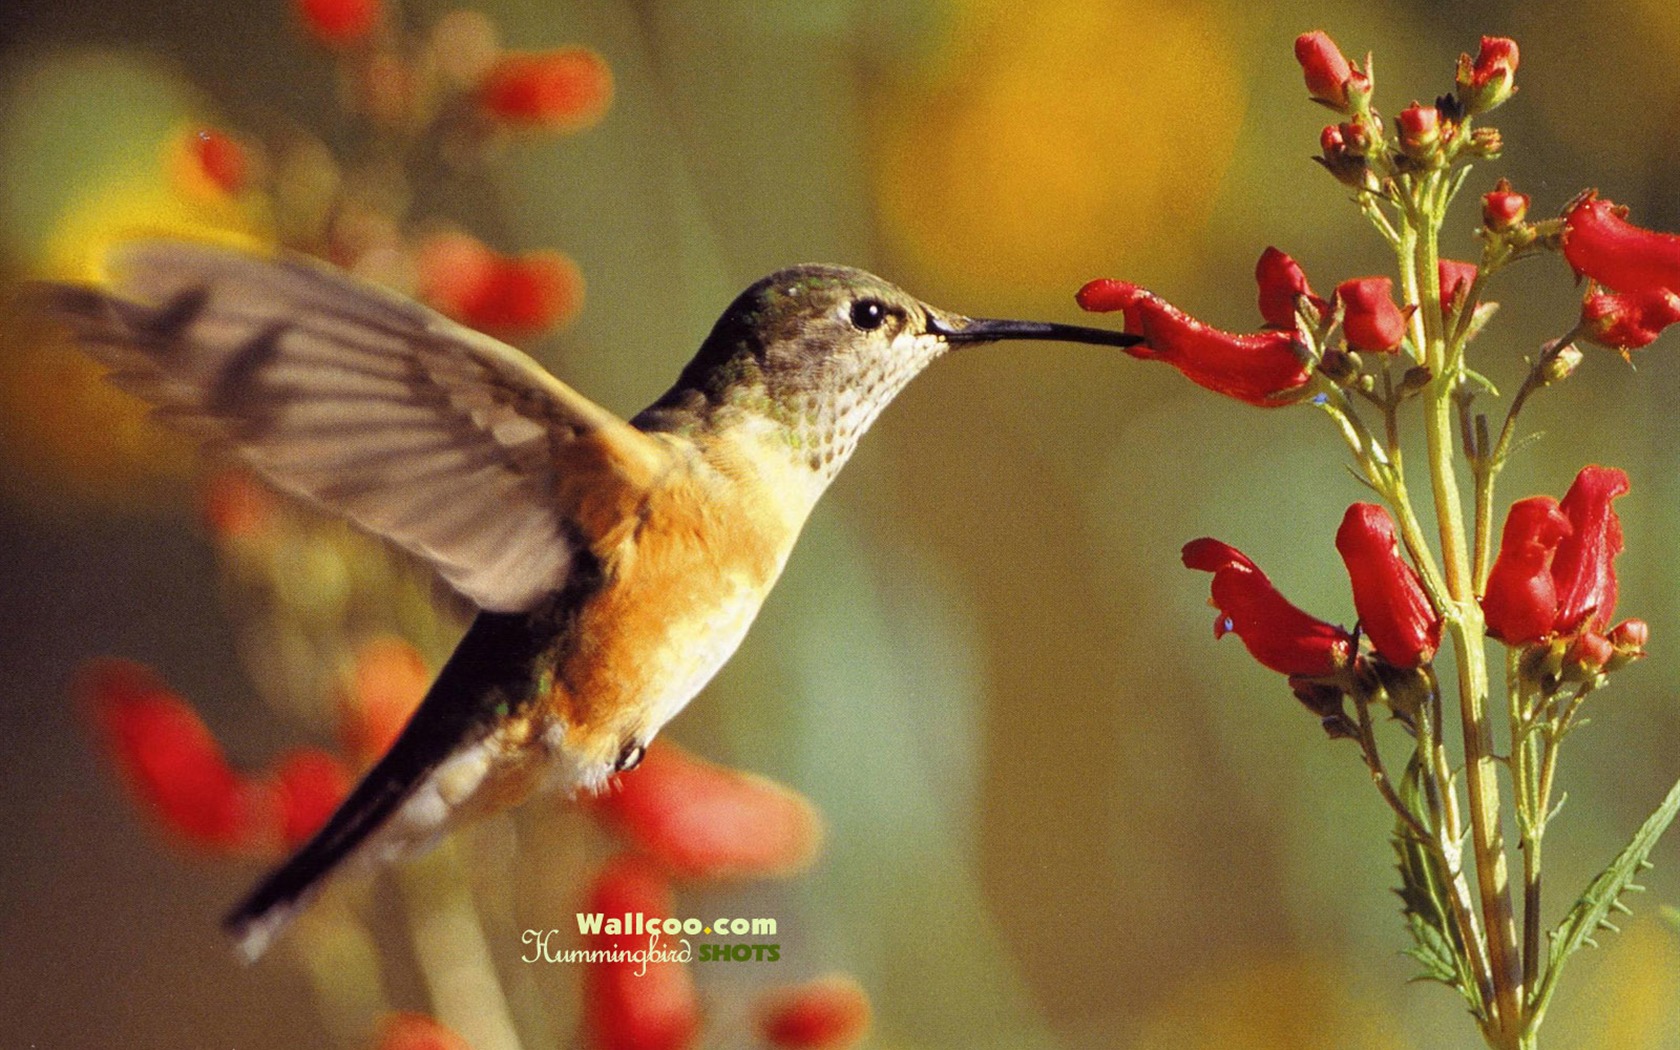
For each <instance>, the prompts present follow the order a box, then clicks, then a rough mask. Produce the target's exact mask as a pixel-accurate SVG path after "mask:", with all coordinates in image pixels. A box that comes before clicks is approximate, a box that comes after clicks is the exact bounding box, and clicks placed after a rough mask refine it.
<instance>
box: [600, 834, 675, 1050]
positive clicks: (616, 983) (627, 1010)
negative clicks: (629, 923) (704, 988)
mask: <svg viewBox="0 0 1680 1050" xmlns="http://www.w3.org/2000/svg"><path fill="white" fill-rule="evenodd" d="M583 910H584V911H588V912H601V913H603V914H606V915H609V916H619V915H627V914H633V913H641V914H643V915H646V916H649V917H653V916H662V917H668V916H670V915H671V914H672V900H671V887H670V884H669V883H668V882H667V881H666V879H665V876H664V875H662V874H661V873H660V872H659V871H658V870H656V869H655V868H654V867H653V866H652V865H650V864H649V863H648V862H647V861H645V860H642V859H640V858H638V857H633V856H621V857H617V858H614V859H613V860H610V861H608V862H607V865H606V867H605V868H603V869H602V871H601V873H600V875H598V876H596V879H595V882H594V884H593V885H592V886H591V887H590V890H589V893H588V894H587V896H586V898H585V901H584V903H583ZM648 947H649V937H648V935H646V934H641V935H635V934H624V935H622V936H608V935H599V936H596V937H591V938H590V943H587V944H586V945H585V948H589V949H594V948H601V949H609V950H610V949H622V950H624V951H626V952H636V951H641V950H645V949H647V948H648ZM660 949H661V950H670V951H678V950H680V949H681V945H680V944H678V943H676V942H675V941H674V940H673V939H671V938H661V940H660ZM583 988H584V996H583V1006H584V1027H585V1030H586V1032H587V1033H588V1045H589V1046H591V1047H594V1048H597V1050H679V1048H681V1047H686V1046H691V1045H693V1043H694V1040H695V1037H696V1035H697V1034H698V1033H699V1030H700V1000H699V993H698V992H697V991H696V990H695V986H694V977H693V975H692V974H691V973H690V972H689V970H688V967H687V966H685V965H684V964H682V963H680V962H676V961H673V960H658V961H655V960H652V959H649V960H646V961H645V962H643V961H636V960H632V959H624V960H618V961H612V962H592V963H590V964H588V966H587V967H586V968H585V970H584V974H583Z"/></svg>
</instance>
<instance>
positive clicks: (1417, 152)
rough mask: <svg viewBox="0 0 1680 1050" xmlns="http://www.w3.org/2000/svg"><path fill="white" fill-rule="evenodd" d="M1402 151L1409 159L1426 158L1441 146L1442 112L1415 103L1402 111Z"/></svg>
mask: <svg viewBox="0 0 1680 1050" xmlns="http://www.w3.org/2000/svg"><path fill="white" fill-rule="evenodd" d="M1396 123H1397V124H1398V125H1399V128H1400V150H1401V152H1403V153H1404V154H1406V156H1408V157H1424V156H1427V155H1429V154H1430V153H1431V152H1433V151H1434V150H1435V148H1436V147H1437V146H1439V145H1440V144H1441V111H1440V110H1438V109H1436V108H1435V107H1434V106H1424V105H1419V104H1418V103H1416V102H1413V103H1412V104H1411V105H1409V106H1407V107H1406V108H1405V109H1403V110H1401V111H1400V116H1399V117H1398V118H1397V120H1396Z"/></svg>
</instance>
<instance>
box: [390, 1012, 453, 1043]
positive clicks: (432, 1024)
mask: <svg viewBox="0 0 1680 1050" xmlns="http://www.w3.org/2000/svg"><path fill="white" fill-rule="evenodd" d="M374 1047H375V1048H376V1050H472V1048H471V1047H470V1046H468V1045H467V1041H466V1040H465V1039H462V1038H461V1037H460V1036H458V1035H456V1034H455V1032H454V1031H452V1030H451V1029H449V1028H447V1027H445V1026H444V1025H443V1024H442V1023H441V1022H439V1021H436V1020H434V1019H432V1018H430V1017H427V1016H426V1015H425V1014H416V1013H398V1014H392V1015H390V1016H389V1017H387V1018H385V1020H384V1022H383V1023H382V1024H380V1026H379V1035H378V1038H377V1039H376V1041H375V1042H374Z"/></svg>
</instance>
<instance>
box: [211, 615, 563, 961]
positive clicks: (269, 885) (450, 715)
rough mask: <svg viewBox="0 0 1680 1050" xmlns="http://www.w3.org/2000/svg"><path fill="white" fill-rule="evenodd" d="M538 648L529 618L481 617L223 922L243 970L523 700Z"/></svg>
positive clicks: (527, 693)
mask: <svg viewBox="0 0 1680 1050" xmlns="http://www.w3.org/2000/svg"><path fill="white" fill-rule="evenodd" d="M539 648H540V641H539V639H537V638H535V637H533V634H532V630H531V621H530V618H529V617H528V616H527V615H526V614H524V613H488V612H481V613H479V614H478V616H477V618H476V619H474V620H473V623H472V626H471V627H470V628H468V630H467V633H466V635H465V636H464V637H463V638H462V639H461V642H460V644H459V645H458V646H456V648H455V652H454V653H453V654H452V655H451V656H450V657H449V662H448V663H446V664H445V665H444V668H443V671H442V673H440V674H439V675H438V678H437V681H435V682H433V683H432V687H431V689H430V690H428V691H427V693H426V698H425V699H424V700H422V701H421V702H420V706H419V708H418V709H417V710H416V711H415V712H414V716H413V717H412V718H410V719H409V721H408V725H406V726H405V727H404V728H403V731H402V733H401V735H399V736H398V737H397V740H396V743H394V744H392V745H391V750H390V751H388V752H386V753H385V756H384V757H383V758H381V759H380V760H379V762H378V763H377V764H375V765H374V767H373V768H372V769H371V770H369V771H368V774H367V776H365V777H363V778H362V782H361V783H359V784H357V785H356V788H355V790H354V791H352V792H350V797H349V798H347V799H345V800H344V802H343V804H342V805H340V806H339V807H338V809H337V810H336V811H335V812H334V813H333V815H332V817H331V818H330V819H328V821H327V823H326V825H325V826H324V827H322V828H321V830H320V831H318V832H316V834H315V837H314V838H312V839H310V840H309V841H308V842H306V843H304V845H303V847H302V848H301V849H299V850H298V851H297V852H296V853H294V854H292V856H291V858H290V859H288V860H287V861H286V862H285V863H284V864H282V865H280V866H279V867H278V868H276V869H274V870H273V871H271V872H270V873H269V874H268V875H267V876H266V877H265V878H264V879H263V880H262V881H261V882H259V883H258V884H257V886H256V888H255V889H253V890H252V891H251V892H250V894H249V895H248V896H247V897H246V898H245V899H244V900H243V901H241V902H240V904H239V906H238V907H236V908H234V909H233V910H232V911H231V912H229V913H228V915H227V917H226V918H225V919H223V920H222V928H223V929H225V930H226V931H227V932H228V934H229V935H230V936H231V937H233V939H234V941H235V945H236V947H237V949H238V951H239V953H240V954H241V955H242V956H244V957H245V959H246V961H247V962H251V961H255V960H256V959H257V958H258V957H259V956H260V955H262V953H263V952H264V951H266V950H267V948H268V945H269V942H270V941H272V940H273V939H274V937H275V935H276V934H278V933H279V932H280V930H281V929H282V928H284V926H285V925H286V923H287V922H288V921H289V920H290V919H291V918H292V916H293V915H295V914H296V913H297V911H298V910H299V909H300V908H302V907H303V906H304V905H306V904H307V903H308V902H309V900H310V899H311V898H312V897H313V896H314V895H315V893H316V892H317V891H318V890H319V889H320V887H321V886H322V884H323V882H324V881H325V878H326V876H327V875H328V874H330V873H331V872H332V871H333V869H335V868H337V867H338V865H339V864H341V863H342V862H343V861H344V860H346V859H347V858H348V857H350V856H351V855H352V854H353V853H355V852H356V850H357V849H358V848H360V847H361V846H363V845H364V844H365V843H366V842H367V840H368V837H369V836H370V835H372V834H373V833H374V832H376V831H378V830H379V829H380V828H381V827H383V826H384V825H385V823H386V822H387V821H388V820H389V819H390V818H391V816H392V814H394V813H395V812H396V811H397V809H398V807H400V806H401V805H402V804H403V803H404V802H406V801H407V800H408V799H409V798H410V797H411V796H412V795H413V794H414V791H415V789H416V788H417V787H419V786H420V784H421V783H423V782H424V780H425V778H426V776H427V775H428V774H429V773H431V772H432V770H434V769H436V768H437V767H438V765H439V764H440V763H442V762H443V761H444V760H445V759H447V758H448V757H449V756H450V755H451V754H453V753H454V752H455V751H456V750H457V749H459V748H460V747H462V746H463V745H466V744H469V743H472V742H474V741H476V740H477V739H478V738H479V737H480V736H482V734H483V733H484V732H486V731H487V730H488V729H489V728H490V727H491V724H492V720H493V719H494V718H495V715H496V707H497V705H498V704H503V703H513V704H517V703H519V702H521V701H523V700H525V699H526V698H527V697H528V696H529V695H530V688H529V685H528V684H525V683H528V682H529V677H530V674H531V666H532V663H531V662H532V660H533V658H534V657H535V656H536V655H537V652H538V650H539Z"/></svg>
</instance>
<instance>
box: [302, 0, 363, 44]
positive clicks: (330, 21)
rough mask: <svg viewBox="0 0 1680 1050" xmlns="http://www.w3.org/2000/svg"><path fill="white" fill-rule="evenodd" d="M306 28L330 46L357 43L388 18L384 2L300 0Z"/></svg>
mask: <svg viewBox="0 0 1680 1050" xmlns="http://www.w3.org/2000/svg"><path fill="white" fill-rule="evenodd" d="M296 3H297V12H298V16H299V18H301V19H302V21H303V26H304V28H305V29H307V30H308V31H309V35H310V36H313V37H314V38H315V39H316V40H317V41H319V42H320V43H322V44H325V45H326V46H328V47H344V46H346V45H349V44H354V43H356V42H357V41H359V40H362V39H363V38H365V37H366V36H367V35H368V34H369V33H371V32H373V29H374V27H375V26H377V25H378V24H379V20H380V18H381V17H382V16H383V15H384V10H383V7H382V5H381V3H380V0H296Z"/></svg>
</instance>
